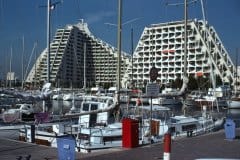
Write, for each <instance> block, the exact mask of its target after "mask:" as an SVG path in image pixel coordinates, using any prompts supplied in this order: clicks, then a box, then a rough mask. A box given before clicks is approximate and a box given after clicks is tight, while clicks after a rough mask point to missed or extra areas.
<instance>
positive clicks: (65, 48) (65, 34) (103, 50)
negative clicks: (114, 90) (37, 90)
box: [26, 21, 130, 87]
mask: <svg viewBox="0 0 240 160" xmlns="http://www.w3.org/2000/svg"><path fill="white" fill-rule="evenodd" d="M84 44H86V57H84ZM117 57H118V55H117V49H116V48H114V47H113V46H111V45H109V44H107V43H106V42H104V41H102V40H100V39H98V38H96V37H94V35H93V34H92V33H91V32H90V30H89V29H88V26H87V24H86V23H84V22H83V21H81V22H79V23H78V24H76V25H67V26H66V27H65V28H64V29H58V30H57V32H56V34H55V36H54V39H53V41H52V42H51V45H50V82H52V83H55V84H58V85H60V87H62V86H65V87H70V86H73V87H83V85H84V59H86V61H85V62H86V70H85V71H86V76H85V77H86V83H87V84H86V87H93V86H95V85H102V86H104V85H110V86H116V79H117V73H116V72H117ZM121 57H122V68H121V69H122V70H121V75H124V72H125V71H126V69H127V66H128V64H129V62H130V57H129V56H128V55H127V54H126V53H123V52H122V54H121ZM46 79H47V50H46V49H45V50H44V51H43V52H42V53H41V55H40V56H39V57H38V59H37V61H36V62H35V65H34V66H33V67H32V69H31V71H30V73H29V74H28V77H27V79H26V82H30V83H34V82H37V83H43V82H44V81H46Z"/></svg>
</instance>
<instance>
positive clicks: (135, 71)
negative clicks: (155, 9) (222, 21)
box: [124, 20, 235, 87]
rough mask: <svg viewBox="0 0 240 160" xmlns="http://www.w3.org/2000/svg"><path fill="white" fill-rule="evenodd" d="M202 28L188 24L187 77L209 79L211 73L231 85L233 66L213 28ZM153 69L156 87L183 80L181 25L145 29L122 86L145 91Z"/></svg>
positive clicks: (178, 23) (196, 24) (195, 22)
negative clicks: (131, 85) (155, 74)
mask: <svg viewBox="0 0 240 160" xmlns="http://www.w3.org/2000/svg"><path fill="white" fill-rule="evenodd" d="M204 26H205V25H204V23H203V21H197V20H191V21H188V25H187V71H186V72H187V75H188V76H191V75H192V76H209V75H210V73H211V70H212V73H214V75H219V76H220V78H221V79H222V81H223V82H230V83H232V82H233V81H234V73H235V66H234V64H233V62H232V61H231V59H230V57H229V55H228V53H227V51H226V49H225V48H224V46H223V44H222V42H221V40H220V38H219V37H218V35H217V32H216V31H215V29H214V28H213V26H210V25H209V24H207V23H206V27H204ZM210 64H212V67H210ZM152 66H155V67H156V68H157V69H158V78H157V82H158V83H161V84H168V83H171V82H172V81H174V80H175V79H176V78H177V77H179V78H182V76H183V69H184V21H177V22H168V23H160V24H152V25H150V26H148V27H145V28H144V30H143V32H142V35H141V38H140V40H139V42H138V44H137V47H136V49H135V51H134V55H133V66H132V65H130V66H129V67H128V71H127V74H126V75H125V82H124V83H125V84H127V85H129V86H130V84H131V83H133V84H134V86H136V87H144V86H145V85H146V84H147V83H148V82H149V81H150V78H149V72H150V69H151V68H152ZM211 68H212V69H211ZM132 76H133V77H132ZM132 80H133V82H131V81H132Z"/></svg>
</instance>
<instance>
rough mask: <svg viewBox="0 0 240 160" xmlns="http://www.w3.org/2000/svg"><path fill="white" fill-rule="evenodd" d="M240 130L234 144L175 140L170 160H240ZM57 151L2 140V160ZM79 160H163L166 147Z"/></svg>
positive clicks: (214, 137) (52, 159)
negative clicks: (208, 159) (209, 159)
mask: <svg viewBox="0 0 240 160" xmlns="http://www.w3.org/2000/svg"><path fill="white" fill-rule="evenodd" d="M239 137H240V129H236V138H235V139H234V140H227V139H225V132H224V130H220V131H217V132H212V133H209V134H205V135H201V136H196V137H189V138H179V139H174V140H172V145H171V154H170V159H171V160H195V159H200V158H202V159H203V158H205V159H207V158H211V159H213V158H215V159H220V158H222V159H225V160H226V159H239V160H240V138H239ZM57 151H58V150H57V148H52V147H47V146H42V145H36V144H31V143H25V142H19V141H16V140H11V139H6V138H0V159H1V160H16V159H22V160H27V159H28V160H57V159H58V152H57ZM76 159H77V160H106V159H107V160H158V159H163V143H156V144H152V145H147V146H140V147H137V148H131V149H128V148H122V147H119V148H113V149H106V150H101V151H95V152H92V153H77V152H76Z"/></svg>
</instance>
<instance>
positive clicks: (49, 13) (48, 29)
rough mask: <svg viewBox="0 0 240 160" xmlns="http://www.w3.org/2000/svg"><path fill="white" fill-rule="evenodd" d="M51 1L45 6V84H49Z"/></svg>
mask: <svg viewBox="0 0 240 160" xmlns="http://www.w3.org/2000/svg"><path fill="white" fill-rule="evenodd" d="M50 7H51V0H48V4H47V80H46V81H47V82H50V16H51V12H50V9H51V8H50Z"/></svg>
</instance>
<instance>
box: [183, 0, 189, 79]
mask: <svg viewBox="0 0 240 160" xmlns="http://www.w3.org/2000/svg"><path fill="white" fill-rule="evenodd" d="M187 19H188V14H187V0H185V1H184V70H183V77H187Z"/></svg>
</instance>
